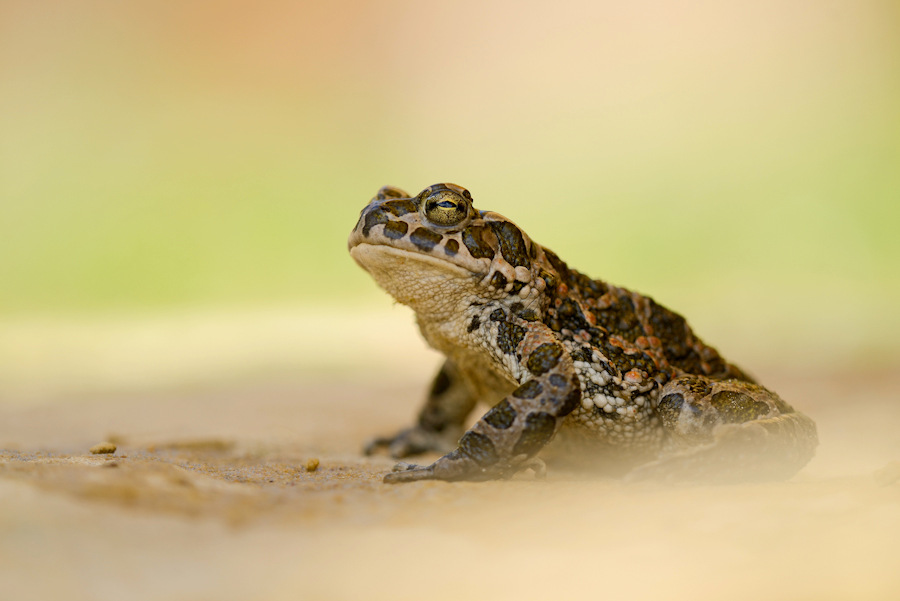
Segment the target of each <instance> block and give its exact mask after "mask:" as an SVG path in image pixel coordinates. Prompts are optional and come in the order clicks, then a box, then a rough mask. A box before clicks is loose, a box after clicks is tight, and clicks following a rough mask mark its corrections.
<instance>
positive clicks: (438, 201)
mask: <svg viewBox="0 0 900 601" xmlns="http://www.w3.org/2000/svg"><path fill="white" fill-rule="evenodd" d="M422 206H423V208H424V214H425V218H426V219H428V221H430V222H431V223H433V224H434V225H439V226H443V227H448V226H454V225H458V224H460V223H462V222H463V220H464V219H465V218H466V217H467V216H468V214H469V201H468V200H466V199H465V198H463V197H462V196H460V195H459V194H457V193H456V192H454V191H452V190H439V191H436V192H434V193H432V194H430V195H428V196H426V197H425V199H424V203H423V205H422Z"/></svg>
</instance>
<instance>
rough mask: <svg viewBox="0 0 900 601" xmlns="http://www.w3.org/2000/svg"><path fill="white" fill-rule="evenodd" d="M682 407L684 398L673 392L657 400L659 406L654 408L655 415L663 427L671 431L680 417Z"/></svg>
mask: <svg viewBox="0 0 900 601" xmlns="http://www.w3.org/2000/svg"><path fill="white" fill-rule="evenodd" d="M682 407H684V397H683V396H681V395H680V394H678V393H677V392H673V393H670V394H667V395H666V396H664V397H663V398H661V399H660V400H659V404H658V405H657V406H656V413H657V414H658V415H659V417H660V419H662V422H663V425H664V426H665V427H666V428H669V429H672V428H674V427H675V424H677V423H678V416H680V415H681V408H682Z"/></svg>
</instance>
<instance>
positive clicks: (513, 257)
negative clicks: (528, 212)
mask: <svg viewBox="0 0 900 601" xmlns="http://www.w3.org/2000/svg"><path fill="white" fill-rule="evenodd" d="M490 226H491V229H493V230H494V235H496V236H497V241H498V242H499V243H500V254H502V255H503V258H504V259H506V262H507V263H509V264H510V265H512V266H514V267H530V266H531V261H530V259H529V258H528V248H527V247H526V246H525V239H524V238H523V237H522V232H521V231H520V230H519V228H517V227H516V226H515V225H513V224H512V223H510V222H508V221H491V223H490Z"/></svg>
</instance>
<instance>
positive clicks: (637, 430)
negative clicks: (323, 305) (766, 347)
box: [349, 184, 817, 482]
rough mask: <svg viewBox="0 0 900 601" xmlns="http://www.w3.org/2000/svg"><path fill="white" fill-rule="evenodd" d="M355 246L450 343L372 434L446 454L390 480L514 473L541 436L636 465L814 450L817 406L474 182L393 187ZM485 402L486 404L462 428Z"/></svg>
mask: <svg viewBox="0 0 900 601" xmlns="http://www.w3.org/2000/svg"><path fill="white" fill-rule="evenodd" d="M586 229H587V228H586ZM349 247H350V253H351V255H352V256H353V258H354V259H355V260H356V261H357V262H358V263H359V264H360V266H362V267H363V268H364V269H366V270H367V271H368V272H369V273H370V274H371V275H372V276H373V277H374V278H375V280H376V281H377V282H378V284H379V285H381V286H382V287H383V288H385V290H387V291H388V292H389V293H390V294H391V295H392V296H394V297H395V298H396V299H397V300H398V301H399V302H401V303H404V304H406V305H409V306H410V307H411V308H412V309H413V310H414V311H415V313H416V317H417V321H418V324H419V327H420V329H421V330H422V334H423V335H424V337H425V339H426V340H427V341H428V343H429V344H430V345H431V346H433V347H434V348H436V349H437V350H439V351H441V352H442V353H444V354H445V355H446V357H447V360H446V362H445V363H444V365H443V367H442V368H441V370H440V372H439V373H438V375H437V377H436V378H435V381H434V384H433V385H432V388H431V392H430V394H429V395H428V397H427V399H426V402H425V406H424V407H423V409H422V411H421V412H420V414H419V419H418V421H417V423H416V424H415V425H413V426H412V427H411V428H408V429H406V430H403V431H401V432H399V433H397V434H396V435H393V436H389V437H385V438H378V439H375V440H374V441H372V443H370V445H369V446H368V447H367V451H368V452H374V451H376V450H378V449H379V448H383V447H386V448H387V449H388V452H389V453H391V454H392V455H393V456H395V457H405V456H408V455H414V454H418V453H422V452H425V451H439V452H442V453H446V454H445V455H444V456H443V457H441V458H440V459H438V460H437V461H435V462H434V463H432V464H431V465H427V466H417V465H409V464H400V465H398V466H397V468H395V471H394V472H392V473H390V474H388V475H387V476H385V481H386V482H407V481H412V480H420V479H443V480H487V479H492V478H502V477H508V476H510V475H512V474H514V473H516V472H517V471H519V470H521V469H523V468H525V467H527V466H531V465H533V461H536V460H532V459H531V458H532V457H533V456H534V455H536V454H538V453H542V451H547V453H548V454H549V455H556V456H559V455H563V456H566V455H568V456H574V457H576V458H577V459H579V460H580V461H579V463H580V464H582V465H593V464H596V465H598V466H599V465H603V464H605V463H608V461H606V460H607V459H608V458H615V461H616V462H617V464H618V465H631V464H629V463H628V461H633V462H634V464H635V465H637V467H636V469H634V470H633V471H631V473H630V476H631V477H632V478H644V477H654V478H672V479H712V480H739V479H758V478H784V477H789V476H791V475H792V474H793V473H795V472H796V471H797V470H799V469H800V468H801V467H803V465H805V464H806V463H807V462H808V461H809V459H810V458H811V457H812V455H813V453H814V450H815V447H816V445H817V436H816V428H815V424H814V423H813V422H812V420H810V419H809V418H808V417H806V416H805V415H803V414H802V413H799V412H797V411H795V410H794V409H793V408H792V407H791V406H790V405H788V404H787V403H786V402H784V401H783V400H782V399H781V398H779V397H778V395H776V394H775V393H773V392H771V391H769V390H767V389H766V388H763V387H762V386H760V385H758V384H756V383H755V382H753V380H752V379H751V378H750V377H749V376H747V375H746V374H745V373H744V372H743V371H741V370H740V369H738V368H737V367H735V366H734V365H731V364H730V363H728V362H727V361H725V360H724V359H723V358H722V357H721V356H720V355H719V353H718V352H717V351H716V350H715V349H714V348H712V347H710V346H708V345H706V344H704V343H703V342H702V341H701V340H700V339H699V338H698V337H697V336H696V335H695V334H694V333H693V332H692V330H691V328H690V327H689V326H688V325H687V322H686V321H685V320H684V318H683V317H681V316H680V315H678V314H676V313H674V312H672V311H670V310H669V309H666V308H665V307H663V306H661V305H659V304H657V303H656V302H654V301H653V299H651V298H649V297H646V296H643V295H640V294H637V293H635V292H632V291H629V290H626V289H624V288H619V287H616V286H613V285H611V284H608V283H606V282H603V281H600V280H594V279H591V278H589V277H587V276H586V275H584V274H582V273H579V272H578V271H575V270H574V269H571V268H569V267H568V265H566V263H565V262H563V261H562V260H561V259H560V258H559V257H558V256H556V255H555V254H554V253H553V252H551V251H550V250H548V249H546V248H544V247H542V246H540V245H539V244H536V243H535V242H533V241H532V240H531V239H530V238H529V237H528V235H527V234H526V233H525V232H523V231H522V230H521V229H520V228H519V227H518V226H516V225H515V224H514V223H513V222H512V221H510V220H509V219H507V218H505V217H503V216H502V215H499V214H497V213H492V212H490V211H479V210H477V209H475V207H474V206H473V204H472V196H471V194H470V193H469V192H468V191H467V190H465V189H464V188H461V187H459V186H456V185H454V184H435V185H433V186H430V187H428V188H426V189H425V190H423V191H422V192H420V193H419V194H417V195H415V196H410V195H409V194H407V193H406V192H404V191H402V190H400V189H398V188H392V187H385V188H382V189H381V190H380V191H379V192H378V194H377V195H376V196H375V198H373V199H372V201H371V202H370V203H369V204H368V205H367V206H366V207H365V208H364V209H363V211H362V213H361V214H360V219H359V222H358V223H357V225H356V227H355V228H354V229H353V232H352V233H351V235H350V241H349ZM478 402H482V403H486V404H487V405H489V406H490V407H491V408H490V409H489V410H488V411H487V413H485V414H484V416H483V417H482V418H481V419H480V420H479V421H478V422H476V423H475V425H474V426H472V427H471V428H469V429H468V431H465V432H464V431H463V430H464V424H465V423H467V418H468V415H469V414H470V413H471V411H472V410H473V409H474V407H475V406H476V404H477V403H478Z"/></svg>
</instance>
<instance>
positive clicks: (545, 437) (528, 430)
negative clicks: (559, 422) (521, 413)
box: [512, 411, 556, 457]
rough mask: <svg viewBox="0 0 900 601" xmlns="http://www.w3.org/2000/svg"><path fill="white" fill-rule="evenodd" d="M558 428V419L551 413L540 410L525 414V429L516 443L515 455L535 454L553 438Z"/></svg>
mask: <svg viewBox="0 0 900 601" xmlns="http://www.w3.org/2000/svg"><path fill="white" fill-rule="evenodd" d="M555 429H556V419H555V418H554V417H553V416H552V415H550V414H549V413H545V412H543V411H539V412H536V413H529V414H528V415H527V416H525V429H524V430H523V431H522V435H521V436H520V437H519V440H517V441H516V445H515V446H514V447H513V450H512V454H513V455H521V454H522V453H524V454H526V455H528V456H529V457H530V456H531V455H534V454H535V453H537V452H538V451H539V450H540V449H541V447H543V446H544V445H545V444H547V442H548V441H549V440H550V439H551V438H553V431H554V430H555Z"/></svg>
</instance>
